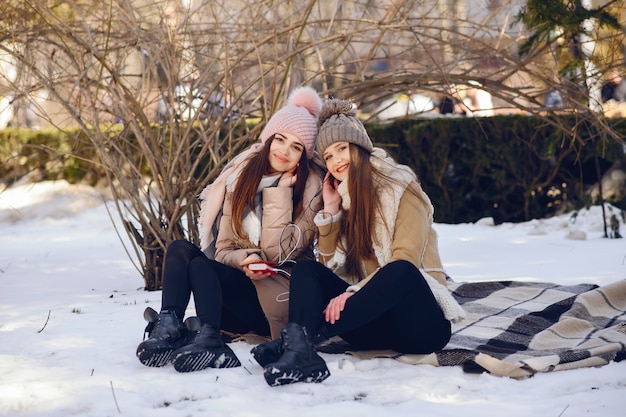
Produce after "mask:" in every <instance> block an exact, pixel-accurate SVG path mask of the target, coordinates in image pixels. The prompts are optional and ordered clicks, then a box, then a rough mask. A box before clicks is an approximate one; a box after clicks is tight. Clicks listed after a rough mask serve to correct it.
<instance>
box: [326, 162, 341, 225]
mask: <svg viewBox="0 0 626 417" xmlns="http://www.w3.org/2000/svg"><path fill="white" fill-rule="evenodd" d="M339 184H340V182H339V181H338V180H337V179H335V178H334V177H333V176H332V175H330V172H327V173H326V176H325V177H324V186H323V188H322V199H323V200H324V213H327V214H328V215H330V216H332V215H333V214H337V213H338V212H339V207H341V194H339V191H337V187H339Z"/></svg>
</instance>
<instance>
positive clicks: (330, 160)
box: [322, 142, 351, 181]
mask: <svg viewBox="0 0 626 417" xmlns="http://www.w3.org/2000/svg"><path fill="white" fill-rule="evenodd" d="M322 158H323V159H324V162H325V163H326V168H327V169H328V172H330V174H331V175H332V176H333V177H335V179H337V180H339V181H344V180H345V179H346V178H348V172H349V171H350V161H351V160H350V144H349V143H348V142H336V143H333V144H332V145H330V146H329V147H327V148H326V150H325V151H324V155H322Z"/></svg>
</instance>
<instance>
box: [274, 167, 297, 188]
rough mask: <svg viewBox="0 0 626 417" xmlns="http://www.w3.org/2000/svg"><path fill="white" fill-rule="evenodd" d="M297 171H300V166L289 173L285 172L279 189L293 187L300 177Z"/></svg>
mask: <svg viewBox="0 0 626 417" xmlns="http://www.w3.org/2000/svg"><path fill="white" fill-rule="evenodd" d="M296 169H298V165H296V166H295V167H293V168H292V169H290V170H289V171H285V172H283V175H281V176H280V179H279V180H278V186H279V187H293V186H294V185H295V184H296V181H297V180H298V175H297V174H296Z"/></svg>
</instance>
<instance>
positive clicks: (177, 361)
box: [172, 347, 241, 372]
mask: <svg viewBox="0 0 626 417" xmlns="http://www.w3.org/2000/svg"><path fill="white" fill-rule="evenodd" d="M172 364H173V365H174V369H176V370H177V371H178V372H194V371H201V370H202V369H206V368H236V367H238V366H241V362H239V359H237V356H235V353H234V352H233V351H232V350H231V349H230V348H228V347H225V348H217V349H211V350H202V351H199V350H198V351H194V350H191V349H190V350H188V351H185V350H183V349H181V350H179V351H178V352H176V353H175V354H174V357H173V358H172Z"/></svg>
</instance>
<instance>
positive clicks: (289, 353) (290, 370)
mask: <svg viewBox="0 0 626 417" xmlns="http://www.w3.org/2000/svg"><path fill="white" fill-rule="evenodd" d="M280 336H281V338H282V341H283V350H284V352H283V354H282V356H281V357H280V359H279V360H278V361H277V362H274V363H271V364H269V365H267V366H265V367H264V371H263V376H264V377H265V380H266V381H267V383H268V384H269V385H270V386H277V385H286V384H293V383H296V382H322V381H323V380H325V379H326V378H328V377H329V376H330V372H329V371H328V368H327V367H326V362H324V359H322V357H321V356H319V355H318V354H317V352H315V347H314V346H313V342H312V341H311V337H310V336H309V335H308V334H307V332H306V329H305V328H304V327H302V326H300V325H299V324H297V323H287V325H286V326H285V328H284V329H283V330H281V332H280Z"/></svg>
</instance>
